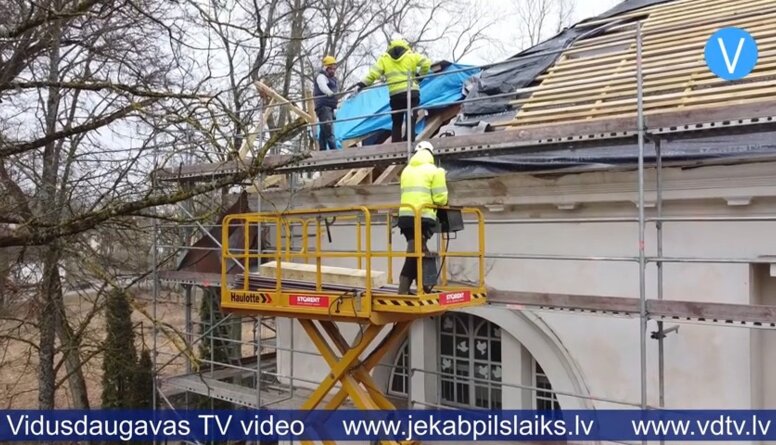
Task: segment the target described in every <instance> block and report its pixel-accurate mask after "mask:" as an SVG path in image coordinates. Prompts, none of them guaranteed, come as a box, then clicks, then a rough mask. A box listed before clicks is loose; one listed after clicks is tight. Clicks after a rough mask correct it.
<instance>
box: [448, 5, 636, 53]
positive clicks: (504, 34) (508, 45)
mask: <svg viewBox="0 0 776 445" xmlns="http://www.w3.org/2000/svg"><path fill="white" fill-rule="evenodd" d="M519 1H521V0H485V3H484V4H485V5H487V9H488V11H490V12H493V13H495V14H497V15H496V17H497V19H498V20H499V23H498V24H497V25H496V26H494V27H492V29H491V31H490V32H489V33H488V34H489V35H490V38H491V39H494V40H495V41H496V42H497V43H498V44H499V45H498V46H500V48H495V47H494V46H488V45H485V46H484V47H483V48H479V49H478V50H477V51H475V52H473V53H472V54H470V55H468V56H466V57H464V58H463V60H461V62H463V63H469V64H484V63H490V62H494V61H497V60H501V59H504V58H506V57H509V56H511V55H514V54H515V53H517V52H519V51H520V50H521V49H522V46H521V41H520V36H521V32H522V30H521V29H519V26H516V22H517V20H516V19H515V18H514V17H510V14H509V13H508V12H509V11H514V5H515V3H516V2H519ZM621 1H622V0H574V14H573V18H574V19H573V22H574V23H576V22H579V21H581V20H583V19H586V18H588V17H594V16H597V15H599V14H601V13H603V12H605V11H607V10H608V9H610V8H611V7H613V6H614V5H616V4H618V3H620V2H621ZM505 12H506V13H505ZM547 28H548V31H549V32H548V34H549V35H547V36H546V37H552V35H553V34H554V32H553V31H554V30H555V24H552V25H551V26H548V27H547Z"/></svg>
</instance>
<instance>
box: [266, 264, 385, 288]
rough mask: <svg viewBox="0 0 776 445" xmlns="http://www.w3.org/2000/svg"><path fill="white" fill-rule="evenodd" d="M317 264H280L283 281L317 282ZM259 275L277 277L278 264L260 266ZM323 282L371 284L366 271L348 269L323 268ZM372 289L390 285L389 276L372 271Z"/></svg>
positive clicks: (357, 285)
mask: <svg viewBox="0 0 776 445" xmlns="http://www.w3.org/2000/svg"><path fill="white" fill-rule="evenodd" d="M316 270H317V266H316V265H315V264H301V263H289V262H281V263H280V273H281V279H284V280H285V279H288V280H299V281H307V282H311V283H315V282H316V273H317V272H316ZM259 273H260V275H261V276H264V277H272V278H273V279H274V278H275V277H276V276H277V275H276V274H277V262H275V261H271V262H268V263H264V264H262V265H261V266H259ZM321 282H322V283H323V284H331V285H341V286H353V287H356V288H365V287H366V284H367V283H368V282H369V278H368V277H367V274H366V270H365V269H350V268H347V267H334V266H321ZM371 283H372V288H373V289H376V288H379V287H383V286H385V285H386V284H388V275H387V274H386V273H385V272H381V271H378V270H374V269H372V272H371Z"/></svg>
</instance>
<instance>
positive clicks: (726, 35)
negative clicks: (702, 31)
mask: <svg viewBox="0 0 776 445" xmlns="http://www.w3.org/2000/svg"><path fill="white" fill-rule="evenodd" d="M705 56H706V64H707V65H708V66H709V69H710V70H711V71H712V72H713V73H714V74H716V75H717V76H719V77H721V78H723V79H725V80H740V79H743V78H744V77H746V76H748V75H749V74H750V73H751V72H752V71H754V68H755V67H756V66H757V58H758V56H759V52H758V49H757V41H756V40H755V39H754V37H752V35H751V34H749V33H748V32H747V31H746V30H744V29H741V28H735V27H729V28H723V29H720V30H719V31H717V32H715V33H714V34H713V35H712V36H711V37H710V38H709V40H708V41H707V42H706V51H705Z"/></svg>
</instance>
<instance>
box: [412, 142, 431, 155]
mask: <svg viewBox="0 0 776 445" xmlns="http://www.w3.org/2000/svg"><path fill="white" fill-rule="evenodd" d="M420 150H428V151H429V152H430V153H431V154H434V146H433V145H432V144H431V142H429V141H420V142H418V144H417V145H415V153H417V152H419V151H420Z"/></svg>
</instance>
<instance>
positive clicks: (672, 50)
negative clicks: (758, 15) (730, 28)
mask: <svg viewBox="0 0 776 445" xmlns="http://www.w3.org/2000/svg"><path fill="white" fill-rule="evenodd" d="M752 23H755V21H754V20H752ZM758 23H759V21H758ZM742 26H746V23H744V24H742ZM752 35H753V36H754V37H755V38H756V39H757V43H758V46H761V47H762V48H764V49H767V48H773V45H772V43H773V42H774V40H776V39H774V38H773V36H774V35H776V30H774V29H773V28H772V27H771V28H769V29H761V30H759V31H752ZM707 38H708V36H706V38H700V37H696V38H695V39H689V38H688V41H686V43H685V44H682V45H667V46H666V47H664V48H652V47H650V46H649V45H647V44H645V45H644V49H643V51H644V52H643V57H644V59H643V60H644V66H645V67H651V66H654V65H656V64H658V63H659V62H665V61H672V60H677V59H686V58H687V57H688V56H695V57H696V58H697V57H700V58H701V59H703V57H702V50H703V48H704V45H705V43H706V39H707ZM769 44H770V45H769ZM699 49H700V50H701V54H700V55H699V54H698V50H699ZM626 53H629V54H631V55H632V58H633V59H634V60H635V55H636V54H635V50H628V51H625V50H622V51H614V52H611V53H605V54H601V55H600V56H592V57H588V58H583V59H569V61H568V62H566V63H562V64H556V65H553V67H552V68H550V69H549V70H548V72H554V73H556V74H558V75H560V74H573V73H574V72H575V71H578V70H582V69H590V70H593V71H605V70H606V66H607V65H608V64H616V63H619V61H620V60H621V59H622V56H623V54H626Z"/></svg>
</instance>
